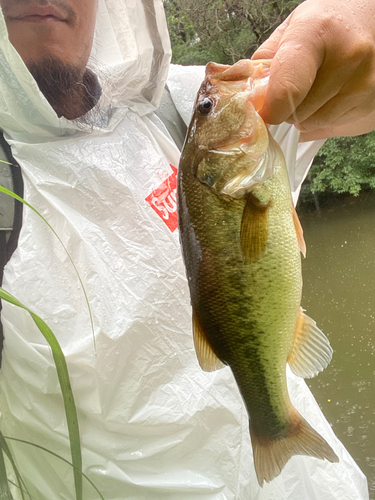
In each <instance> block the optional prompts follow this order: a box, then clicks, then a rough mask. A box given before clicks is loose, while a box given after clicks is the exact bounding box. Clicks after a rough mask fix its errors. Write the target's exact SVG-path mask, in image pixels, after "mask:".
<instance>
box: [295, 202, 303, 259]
mask: <svg viewBox="0 0 375 500" xmlns="http://www.w3.org/2000/svg"><path fill="white" fill-rule="evenodd" d="M292 215H293V222H294V228H295V230H296V235H297V241H298V246H299V249H300V251H301V253H302V255H303V256H304V257H306V243H305V238H304V236H303V229H302V225H301V222H300V220H299V217H298V214H297V211H296V209H295V207H294V206H293V208H292Z"/></svg>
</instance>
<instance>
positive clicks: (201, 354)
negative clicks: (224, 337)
mask: <svg viewBox="0 0 375 500" xmlns="http://www.w3.org/2000/svg"><path fill="white" fill-rule="evenodd" d="M193 338H194V347H195V352H196V354H197V358H198V362H199V365H200V367H201V368H202V370H203V371H205V372H213V371H215V370H220V368H223V367H224V366H225V364H224V363H223V362H222V361H220V359H219V358H218V357H217V356H216V354H215V353H214V351H213V350H212V347H211V346H210V344H209V343H208V341H207V339H206V336H205V334H204V332H203V330H202V329H201V327H200V325H199V321H198V318H197V315H196V314H195V312H194V311H193Z"/></svg>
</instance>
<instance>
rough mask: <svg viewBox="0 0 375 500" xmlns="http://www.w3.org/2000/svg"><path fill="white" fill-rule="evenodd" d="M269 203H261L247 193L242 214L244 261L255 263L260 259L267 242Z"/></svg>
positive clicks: (251, 194)
mask: <svg viewBox="0 0 375 500" xmlns="http://www.w3.org/2000/svg"><path fill="white" fill-rule="evenodd" d="M268 212H269V203H262V202H261V201H260V200H259V199H258V198H257V197H256V196H255V195H254V194H253V193H249V195H248V197H247V201H246V205H245V209H244V211H243V214H242V222H241V248H242V254H243V256H244V257H245V259H247V260H249V261H250V262H255V261H256V260H257V259H258V258H259V257H261V256H262V255H263V254H264V252H265V250H266V245H267V241H268Z"/></svg>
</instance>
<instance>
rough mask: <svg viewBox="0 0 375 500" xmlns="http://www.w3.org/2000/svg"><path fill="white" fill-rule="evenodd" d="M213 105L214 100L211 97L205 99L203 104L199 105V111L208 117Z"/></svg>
mask: <svg viewBox="0 0 375 500" xmlns="http://www.w3.org/2000/svg"><path fill="white" fill-rule="evenodd" d="M213 105H214V102H213V100H212V99H210V98H209V97H206V98H205V99H203V101H202V102H200V103H199V104H198V111H199V112H200V113H201V114H202V115H207V114H208V113H209V112H210V111H211V109H212V106H213Z"/></svg>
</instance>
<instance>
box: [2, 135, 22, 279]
mask: <svg viewBox="0 0 375 500" xmlns="http://www.w3.org/2000/svg"><path fill="white" fill-rule="evenodd" d="M0 148H1V149H2V151H3V153H4V155H5V158H6V161H7V162H8V163H10V164H11V168H10V172H11V175H12V182H13V192H14V193H16V194H17V195H18V196H20V197H21V198H23V179H22V172H21V168H20V166H19V164H18V163H17V161H16V160H15V159H14V157H13V155H12V150H11V149H10V146H9V144H8V143H7V142H6V140H5V139H4V136H3V134H2V133H1V132H0ZM22 211H23V204H22V203H21V202H20V201H17V200H14V218H13V226H12V232H11V234H10V236H9V239H8V242H7V248H6V259H5V263H7V262H8V260H9V259H10V258H11V256H12V253H13V252H14V250H15V249H16V248H17V244H18V237H19V234H20V230H21V226H22ZM0 271H1V268H0ZM1 278H2V272H1Z"/></svg>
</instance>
